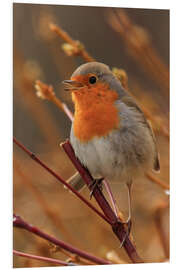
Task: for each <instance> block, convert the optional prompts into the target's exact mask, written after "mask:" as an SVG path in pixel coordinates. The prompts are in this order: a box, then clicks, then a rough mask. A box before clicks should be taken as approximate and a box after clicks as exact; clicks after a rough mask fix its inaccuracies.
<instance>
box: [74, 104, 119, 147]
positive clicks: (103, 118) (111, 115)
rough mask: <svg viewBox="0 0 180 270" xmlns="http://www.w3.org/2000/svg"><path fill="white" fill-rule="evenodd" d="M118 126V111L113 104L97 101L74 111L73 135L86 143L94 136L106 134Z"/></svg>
mask: <svg viewBox="0 0 180 270" xmlns="http://www.w3.org/2000/svg"><path fill="white" fill-rule="evenodd" d="M118 126H119V118H118V111H117V108H116V107H115V106H114V105H113V104H108V103H107V104H100V103H99V104H97V105H96V106H95V105H93V107H89V108H86V109H85V110H78V111H76V112H75V118H74V135H75V136H76V138H77V139H78V140H79V141H81V142H82V143H85V142H86V143H87V142H88V141H91V140H92V139H93V138H95V137H99V138H100V137H102V136H106V135H107V134H108V133H109V132H110V131H111V130H113V129H116V128H118Z"/></svg>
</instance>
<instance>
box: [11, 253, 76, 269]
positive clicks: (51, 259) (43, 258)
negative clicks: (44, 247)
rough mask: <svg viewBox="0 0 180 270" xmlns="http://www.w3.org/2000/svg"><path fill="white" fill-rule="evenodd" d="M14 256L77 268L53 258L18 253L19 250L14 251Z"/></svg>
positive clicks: (73, 264)
mask: <svg viewBox="0 0 180 270" xmlns="http://www.w3.org/2000/svg"><path fill="white" fill-rule="evenodd" d="M13 254H14V255H16V256H21V257H25V258H28V259H34V260H38V261H43V262H50V263H55V264H58V265H64V266H75V265H77V264H75V263H71V262H64V261H61V260H57V259H53V258H47V257H42V256H37V255H33V254H29V253H24V252H20V251H17V250H13Z"/></svg>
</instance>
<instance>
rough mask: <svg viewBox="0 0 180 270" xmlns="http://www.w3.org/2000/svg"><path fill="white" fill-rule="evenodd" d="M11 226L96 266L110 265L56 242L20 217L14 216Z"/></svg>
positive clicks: (66, 244) (72, 247) (53, 238)
mask: <svg viewBox="0 0 180 270" xmlns="http://www.w3.org/2000/svg"><path fill="white" fill-rule="evenodd" d="M13 226H14V227H17V228H20V229H24V230H26V231H29V232H31V233H33V234H35V235H37V236H39V237H41V238H43V239H46V240H48V241H49V242H51V243H53V244H55V245H56V246H59V247H61V248H62V249H65V250H67V251H69V252H71V253H73V254H77V255H79V256H80V257H82V258H85V259H87V260H89V261H92V262H95V263H97V264H110V262H109V261H107V260H104V259H101V258H98V257H96V256H94V255H91V254H89V253H87V252H85V251H84V250H81V249H78V248H76V247H74V246H72V245H70V244H68V243H66V242H64V241H62V240H58V239H57V238H55V237H53V236H51V235H49V234H47V233H45V232H43V231H42V230H40V229H39V228H37V227H35V226H32V225H31V224H29V223H27V222H26V221H24V220H23V219H22V218H21V217H20V216H17V215H14V217H13Z"/></svg>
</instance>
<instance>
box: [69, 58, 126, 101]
mask: <svg viewBox="0 0 180 270" xmlns="http://www.w3.org/2000/svg"><path fill="white" fill-rule="evenodd" d="M87 74H92V76H93V75H95V76H96V77H97V79H98V80H100V81H102V82H105V83H108V84H109V87H110V89H112V90H115V91H116V92H117V93H118V95H119V97H120V98H121V97H122V96H124V95H125V94H126V93H125V91H124V90H123V88H122V86H121V83H120V81H119V80H118V79H117V78H116V77H115V76H114V74H113V73H112V71H111V70H110V68H109V67H108V66H107V65H105V64H103V63H99V62H90V63H86V64H82V65H81V66H79V67H78V68H77V69H76V70H75V71H74V72H73V74H72V76H71V78H73V77H76V76H79V75H87Z"/></svg>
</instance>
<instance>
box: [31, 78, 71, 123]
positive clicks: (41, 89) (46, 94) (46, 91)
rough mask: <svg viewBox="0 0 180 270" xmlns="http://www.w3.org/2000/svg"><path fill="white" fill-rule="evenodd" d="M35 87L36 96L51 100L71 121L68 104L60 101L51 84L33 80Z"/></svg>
mask: <svg viewBox="0 0 180 270" xmlns="http://www.w3.org/2000/svg"><path fill="white" fill-rule="evenodd" d="M35 89H36V91H37V92H36V94H37V96H38V97H40V98H42V99H47V100H49V101H52V102H53V103H54V104H55V105H56V106H57V107H58V108H59V109H60V110H62V111H63V112H64V113H65V114H66V115H67V116H68V117H69V119H70V120H71V121H73V118H74V117H73V114H72V112H71V111H70V110H69V108H68V106H67V105H66V104H65V103H63V102H61V100H60V99H59V98H57V97H56V95H55V92H54V89H53V86H52V85H47V84H45V83H43V82H41V81H40V80H36V81H35Z"/></svg>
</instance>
